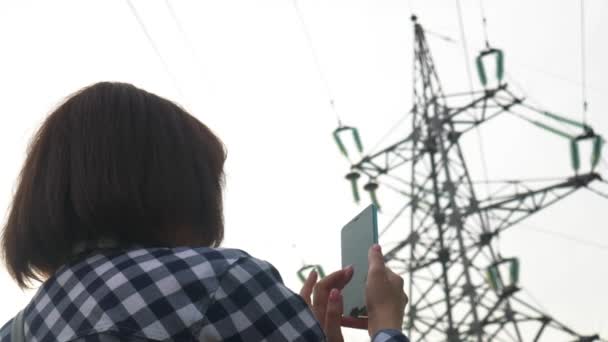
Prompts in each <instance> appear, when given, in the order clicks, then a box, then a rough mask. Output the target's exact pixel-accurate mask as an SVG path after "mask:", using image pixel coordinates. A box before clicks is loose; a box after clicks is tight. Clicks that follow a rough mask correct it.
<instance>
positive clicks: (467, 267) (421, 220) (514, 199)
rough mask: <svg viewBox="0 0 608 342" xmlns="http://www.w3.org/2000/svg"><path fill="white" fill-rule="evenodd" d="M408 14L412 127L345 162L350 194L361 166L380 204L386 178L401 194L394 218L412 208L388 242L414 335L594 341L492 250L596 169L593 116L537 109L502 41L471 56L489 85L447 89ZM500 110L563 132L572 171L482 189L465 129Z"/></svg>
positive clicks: (458, 340)
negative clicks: (585, 146) (523, 284)
mask: <svg viewBox="0 0 608 342" xmlns="http://www.w3.org/2000/svg"><path fill="white" fill-rule="evenodd" d="M412 19H413V22H414V37H415V39H414V94H413V102H414V103H413V106H412V110H411V113H409V117H408V118H411V130H410V131H409V133H408V134H406V135H405V136H401V137H400V138H399V139H398V140H399V141H397V142H396V143H394V144H391V145H389V146H386V147H385V148H382V149H381V150H380V151H379V152H377V153H373V154H369V155H362V157H361V159H360V160H359V161H358V162H356V163H351V171H350V172H349V173H348V175H347V176H346V178H347V179H348V180H349V181H350V182H351V185H352V190H353V194H354V196H355V200H357V201H358V200H359V196H360V195H359V190H358V189H359V184H358V181H359V178H361V177H364V178H367V180H368V181H367V183H366V184H365V185H364V186H363V189H364V190H365V191H367V192H369V194H370V195H371V199H372V201H373V202H375V203H377V204H378V205H379V206H381V205H382V203H378V202H379V201H378V198H377V197H376V196H377V189H379V188H382V187H387V188H390V189H392V190H394V191H396V192H397V193H398V194H399V196H400V198H401V201H402V206H401V209H400V210H399V211H398V213H397V214H396V215H395V216H394V219H393V220H392V221H391V223H393V222H395V220H397V219H399V218H401V219H402V222H403V219H406V218H407V215H408V214H409V222H408V224H405V225H401V226H395V225H393V226H392V227H390V229H392V230H393V231H396V233H394V232H393V235H392V236H393V237H395V236H400V237H401V238H400V239H399V240H400V241H399V242H398V243H397V244H396V246H392V247H391V248H387V249H386V250H387V252H386V253H385V256H386V259H387V262H388V263H389V265H391V267H392V268H393V269H394V270H399V271H400V272H402V274H403V275H404V276H405V278H406V279H409V282H408V281H406V286H407V287H408V292H409V294H410V304H409V307H408V309H406V310H407V312H406V319H405V323H404V330H405V331H406V332H407V333H408V334H409V336H410V338H411V339H412V341H417V342H422V341H432V342H439V341H445V342H470V341H476V342H482V341H483V342H486V341H526V342H527V341H551V342H555V341H580V342H583V341H595V340H599V336H598V335H589V336H585V335H581V334H579V333H577V332H575V331H574V330H573V329H571V328H569V327H567V326H566V325H564V324H562V323H561V322H559V321H558V320H556V319H555V318H554V317H552V316H551V315H549V314H548V313H545V312H543V311H542V310H540V309H538V308H536V307H535V306H534V305H532V304H530V303H528V302H527V301H526V300H524V299H522V297H521V292H520V289H521V288H520V286H519V284H518V277H519V261H518V259H517V258H504V257H502V256H501V255H500V253H498V252H497V250H498V249H497V247H498V246H497V245H498V242H497V237H498V235H499V234H500V233H502V232H503V231H505V230H506V229H508V228H509V227H512V226H513V225H515V224H517V223H519V222H520V221H522V220H525V219H526V218H527V217H529V216H530V215H532V214H534V213H537V212H539V211H540V210H542V209H544V208H546V207H548V206H549V205H551V204H553V203H555V202H557V201H559V200H561V199H563V198H564V197H566V196H568V195H569V194H571V193H573V192H575V191H576V190H578V189H581V188H583V187H587V186H589V184H591V183H592V182H595V181H596V180H601V178H600V176H599V174H597V173H595V172H593V170H594V168H595V166H596V165H597V164H598V161H599V159H600V151H601V148H602V144H603V139H602V138H601V137H600V136H599V135H597V134H595V133H594V131H593V130H592V129H591V127H589V126H588V125H586V124H582V123H578V122H576V121H574V120H571V119H567V118H564V117H561V116H558V115H556V114H553V113H550V112H546V111H542V110H539V109H537V108H535V107H533V106H531V105H528V104H527V103H526V101H524V99H523V98H521V97H517V96H516V95H515V94H514V93H513V92H511V90H510V89H509V88H508V86H507V84H506V83H504V82H503V80H502V79H503V73H504V71H503V63H504V61H503V53H502V51H500V50H498V49H492V48H488V49H487V50H485V51H483V52H482V53H480V55H479V56H478V57H477V60H476V63H477V64H476V65H477V71H478V74H479V78H480V81H481V83H482V84H483V85H484V90H482V91H478V92H467V93H462V94H456V95H445V94H444V93H443V91H442V88H441V84H440V81H439V78H438V75H437V72H436V69H435V65H434V62H433V59H432V57H431V53H430V50H429V46H428V45H427V41H426V39H425V32H424V29H423V28H422V26H421V25H420V24H419V23H418V22H417V20H416V17H415V16H414V17H412ZM488 60H490V61H491V60H493V61H494V63H493V64H492V65H493V66H494V67H495V73H493V74H492V75H489V74H488V73H486V65H489V64H488ZM490 76H492V78H494V79H495V80H494V81H493V82H490V81H489V78H490ZM490 83H492V84H493V85H492V86H490V85H489V84H490ZM471 98H472V100H471ZM464 99H466V102H463V100H464ZM454 103H464V104H462V105H455V104H454ZM505 113H509V114H511V115H515V116H516V117H518V118H520V119H523V120H525V121H527V122H528V123H530V124H532V125H535V126H537V127H539V128H541V129H544V130H546V131H548V132H550V133H552V134H556V135H559V136H561V137H564V138H567V139H568V140H569V141H570V148H571V158H572V166H573V168H574V170H575V172H574V175H573V176H571V177H569V178H565V179H561V180H556V181H552V183H551V184H548V185H547V184H542V185H539V184H538V183H534V182H532V183H529V182H526V181H508V182H505V183H504V184H502V185H503V186H500V187H497V188H499V191H497V192H493V193H491V194H488V196H487V197H481V195H480V191H478V189H477V188H476V184H475V183H474V182H473V181H472V179H471V175H470V173H469V170H468V168H467V164H466V162H465V158H464V156H463V149H462V148H461V138H462V137H463V136H464V135H465V134H467V133H469V132H472V131H473V130H474V129H477V127H479V126H480V125H483V124H484V123H486V122H488V121H489V120H492V119H494V118H495V117H497V116H499V115H502V114H505ZM557 124H559V125H561V126H563V127H566V128H567V129H568V130H576V131H578V132H579V133H577V134H570V133H568V132H567V130H566V129H564V128H561V126H560V128H556V125H557ZM351 134H352V139H353V140H354V145H355V146H356V148H357V149H358V150H359V152H361V151H362V150H363V148H362V144H361V139H360V137H359V133H358V131H357V129H356V128H353V127H347V126H341V127H339V128H338V129H336V131H335V132H334V137H335V139H336V142H337V143H338V146H339V148H340V150H341V151H342V153H343V154H344V155H346V156H348V154H349V153H348V148H347V147H346V146H347V144H346V140H345V139H346V138H347V137H350V135H351ZM584 141H590V143H591V145H592V156H591V162H590V165H591V166H590V170H591V171H590V172H588V173H581V172H579V170H580V169H581V162H580V156H579V147H578V145H579V143H581V142H584ZM349 160H350V158H349ZM407 225H409V232H408V230H407V229H406V228H405V227H406V226H407ZM404 226H405V227H404ZM396 234H397V235H396Z"/></svg>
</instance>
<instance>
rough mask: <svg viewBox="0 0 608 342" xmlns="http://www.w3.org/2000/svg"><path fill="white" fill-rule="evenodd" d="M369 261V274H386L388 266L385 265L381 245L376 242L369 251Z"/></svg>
mask: <svg viewBox="0 0 608 342" xmlns="http://www.w3.org/2000/svg"><path fill="white" fill-rule="evenodd" d="M367 261H368V263H369V272H368V276H369V275H372V274H384V271H385V267H386V266H385V265H384V257H383V256H382V249H381V248H380V245H378V244H375V245H373V246H372V247H370V249H369V252H368V253H367Z"/></svg>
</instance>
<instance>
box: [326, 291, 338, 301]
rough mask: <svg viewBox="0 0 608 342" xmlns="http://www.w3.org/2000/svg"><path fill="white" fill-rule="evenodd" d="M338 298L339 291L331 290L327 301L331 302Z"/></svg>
mask: <svg viewBox="0 0 608 342" xmlns="http://www.w3.org/2000/svg"><path fill="white" fill-rule="evenodd" d="M339 296H340V290H338V289H332V290H331V292H329V299H331V300H334V301H335V300H338V297H339Z"/></svg>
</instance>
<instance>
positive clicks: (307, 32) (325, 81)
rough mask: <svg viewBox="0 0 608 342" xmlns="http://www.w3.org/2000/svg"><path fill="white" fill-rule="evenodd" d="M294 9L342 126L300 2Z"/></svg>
mask: <svg viewBox="0 0 608 342" xmlns="http://www.w3.org/2000/svg"><path fill="white" fill-rule="evenodd" d="M293 7H294V9H295V10H296V14H297V15H298V19H299V21H300V24H301V25H302V31H304V35H305V36H306V41H307V42H308V47H309V49H310V53H311V55H312V58H313V60H314V63H315V67H316V69H317V73H318V74H319V78H321V82H323V85H324V87H325V91H326V92H327V97H328V98H329V105H330V107H331V110H332V111H333V112H334V114H335V116H336V120H337V121H338V126H340V127H341V126H342V120H341V119H340V115H338V111H337V109H336V104H335V101H334V97H333V94H332V92H331V88H330V87H329V82H328V81H327V78H326V77H325V73H324V72H323V68H321V63H320V61H319V56H318V55H317V52H316V50H315V46H314V44H313V42H312V37H311V35H310V31H309V30H308V26H307V25H306V22H305V21H304V16H303V15H302V11H301V10H300V7H299V6H298V0H293Z"/></svg>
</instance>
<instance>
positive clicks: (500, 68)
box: [495, 49, 505, 82]
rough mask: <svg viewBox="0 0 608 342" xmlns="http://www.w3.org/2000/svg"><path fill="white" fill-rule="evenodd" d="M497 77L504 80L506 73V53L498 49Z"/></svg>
mask: <svg viewBox="0 0 608 342" xmlns="http://www.w3.org/2000/svg"><path fill="white" fill-rule="evenodd" d="M495 52H496V79H498V81H499V82H500V81H502V78H503V77H504V75H505V55H504V52H503V51H502V50H499V49H496V50H495Z"/></svg>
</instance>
